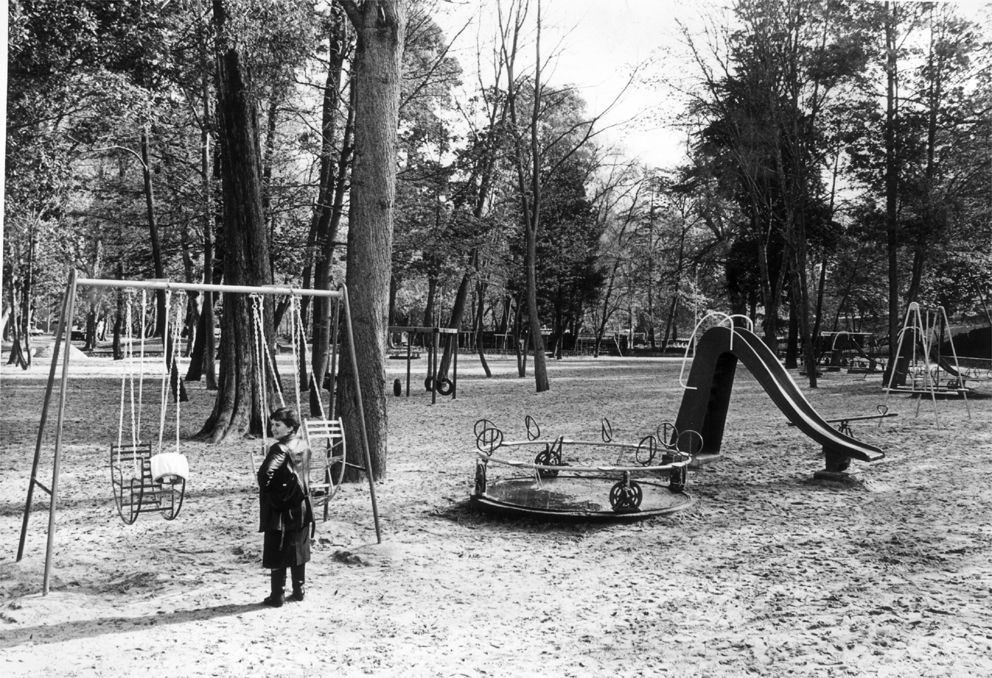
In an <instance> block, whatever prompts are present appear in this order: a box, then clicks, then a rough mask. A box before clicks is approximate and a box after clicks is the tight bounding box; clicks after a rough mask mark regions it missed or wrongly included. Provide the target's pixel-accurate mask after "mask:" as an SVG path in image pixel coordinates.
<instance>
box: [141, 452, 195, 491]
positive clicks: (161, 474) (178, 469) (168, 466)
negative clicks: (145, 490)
mask: <svg viewBox="0 0 992 678" xmlns="http://www.w3.org/2000/svg"><path fill="white" fill-rule="evenodd" d="M150 464H151V472H152V480H154V481H155V482H156V483H167V484H169V485H175V484H176V483H178V482H179V481H181V480H186V479H187V478H189V462H188V461H187V460H186V455H184V454H180V453H178V452H160V453H159V454H156V455H154V456H153V457H152V458H151V461H150Z"/></svg>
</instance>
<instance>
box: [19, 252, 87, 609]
mask: <svg viewBox="0 0 992 678" xmlns="http://www.w3.org/2000/svg"><path fill="white" fill-rule="evenodd" d="M75 295H76V271H75V270H73V271H72V272H71V274H70V276H69V283H68V285H67V286H66V291H65V295H64V296H63V297H62V310H61V312H60V315H59V326H58V329H57V330H56V332H55V346H54V348H53V350H52V366H51V369H50V370H49V373H48V385H47V386H46V387H45V399H44V402H43V404H42V407H41V421H40V422H39V424H38V437H37V440H36V441H35V446H34V461H32V463H31V480H30V481H29V482H28V496H27V500H26V501H25V503H24V517H23V520H22V521H21V537H20V540H19V541H18V544H17V561H18V562H20V560H21V559H22V558H23V557H24V543H25V541H26V540H27V532H28V518H29V517H30V515H31V506H32V504H33V503H34V487H35V485H37V486H38V487H40V488H41V489H42V490H44V491H45V492H47V493H48V494H49V496H52V505H54V503H55V502H54V495H53V493H52V489H51V488H48V487H45V486H44V485H43V484H42V483H41V481H39V480H38V464H39V462H40V460H41V444H42V441H43V439H44V436H45V424H46V423H47V422H48V408H49V405H50V404H51V401H52V390H53V388H54V386H55V371H56V369H57V366H58V362H59V351H60V350H62V338H63V337H65V343H66V346H68V345H69V339H70V337H71V330H70V328H69V326H70V321H71V318H72V310H70V305H73V301H74V299H75ZM62 388H63V390H64V389H65V375H64V374H63V378H62ZM60 415H61V412H60ZM60 421H61V416H60ZM59 429H60V430H61V424H60V426H59ZM45 562H46V572H47V563H48V561H47V558H46V561H45ZM46 581H47V580H46ZM45 593H48V587H47V586H46V587H45Z"/></svg>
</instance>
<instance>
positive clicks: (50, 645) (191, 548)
mask: <svg viewBox="0 0 992 678" xmlns="http://www.w3.org/2000/svg"><path fill="white" fill-rule="evenodd" d="M82 362H83V361H80V363H82ZM397 362H398V361H397ZM420 363H421V364H418V365H417V366H418V367H419V369H420V370H423V364H422V363H423V361H420ZM465 363H470V360H469V359H466V360H464V361H463V365H460V366H459V367H460V375H461V378H460V382H459V396H458V399H457V400H455V401H451V400H447V399H445V400H441V401H439V402H438V404H437V405H434V406H433V407H432V406H430V405H429V396H428V395H426V394H424V393H422V392H415V393H414V394H413V395H412V396H411V397H410V398H391V399H390V401H389V419H390V457H389V468H388V477H387V479H386V480H384V481H382V482H381V483H380V484H378V485H377V494H378V498H379V504H380V511H381V519H382V525H383V532H384V543H383V544H382V545H376V544H375V534H374V530H373V527H372V519H371V515H370V512H369V497H368V491H367V488H365V487H361V486H358V485H355V486H348V487H346V488H345V489H344V490H343V491H342V493H341V495H340V497H339V499H338V500H336V502H335V504H334V506H333V511H332V520H331V521H330V522H328V523H324V524H321V525H320V526H319V531H318V535H317V536H318V541H317V543H316V545H315V548H314V558H313V562H312V563H311V565H310V567H309V569H308V573H309V578H310V592H309V595H308V598H307V600H306V601H304V602H303V603H294V604H288V605H286V606H285V607H283V608H281V609H278V610H272V609H267V608H262V607H261V606H259V605H258V602H259V601H260V600H261V598H262V597H263V596H264V595H265V593H266V585H267V578H266V572H265V571H263V570H262V569H261V567H260V565H259V561H260V549H261V538H260V535H259V534H258V533H256V532H255V525H256V520H257V515H256V514H257V508H256V502H257V499H256V495H255V493H254V489H253V482H252V477H251V475H250V472H249V463H248V455H247V452H246V450H247V449H248V448H249V446H250V445H252V444H257V441H256V442H254V443H253V442H250V441H246V442H244V443H242V444H238V445H226V446H206V445H202V444H198V443H190V442H184V443H183V446H182V449H183V452H184V453H185V454H186V455H187V457H188V458H189V461H190V465H191V468H192V469H193V473H194V475H193V478H192V479H191V481H190V488H189V491H188V496H187V499H186V504H185V506H184V507H183V510H182V513H181V515H180V517H179V518H178V519H177V520H175V521H172V522H168V521H164V520H162V519H161V518H159V517H157V516H150V515H143V516H141V517H140V518H139V519H138V522H137V523H136V524H135V525H133V526H130V527H125V526H124V525H123V524H122V523H121V521H120V520H119V518H118V517H117V515H116V512H115V509H114V506H113V502H112V500H111V497H110V483H109V478H108V472H107V461H108V448H109V444H110V442H111V441H112V440H114V439H115V437H116V430H117V398H118V397H119V388H120V378H119V376H115V375H114V374H113V372H112V370H113V369H114V368H113V365H112V363H111V362H110V361H104V360H98V359H89V360H88V361H85V364H79V365H75V366H74V372H73V375H74V377H73V381H72V383H71V386H70V390H69V393H68V401H69V405H70V407H69V411H68V413H67V421H66V448H65V449H66V455H65V459H64V462H63V469H62V474H61V489H60V496H61V499H60V510H59V512H58V523H57V533H56V536H57V541H56V544H57V549H56V558H55V563H54V576H53V580H52V592H51V593H50V595H48V596H41V595H39V591H40V588H41V581H42V571H43V567H44V550H45V521H46V518H47V511H44V510H40V509H41V508H44V507H47V504H46V503H45V502H44V501H41V502H39V510H38V511H36V512H34V513H33V514H32V516H31V522H30V526H29V532H28V543H27V549H26V554H27V555H26V557H25V559H24V560H23V561H22V562H20V563H15V562H14V554H15V552H16V546H17V540H18V535H19V532H20V526H21V516H22V513H21V512H22V509H23V504H24V498H25V493H26V490H27V479H28V476H29V471H30V462H31V456H32V453H33V447H34V439H35V436H36V426H37V418H38V413H39V411H40V406H41V400H42V394H43V389H44V378H45V376H46V375H47V368H44V367H36V368H34V371H33V372H31V373H22V372H20V371H11V370H10V368H8V367H6V366H5V367H4V368H3V373H2V392H0V412H2V415H0V421H2V432H0V479H2V480H0V535H2V543H3V544H4V545H5V546H4V549H5V550H4V553H3V554H0V675H3V676H42V675H53V674H57V675H61V676H102V675H121V674H124V675H139V674H144V675H148V676H157V675H163V676H164V675H169V676H175V675H205V676H207V675H217V676H229V675H248V674H254V675H329V674H335V675H345V676H353V675H355V676H359V675H384V676H392V675H404V676H525V675H526V676H529V675H544V676H601V675H606V674H612V675H618V676H658V675H672V676H691V675H706V676H721V675H727V676H738V675H743V674H754V675H815V676H848V675H850V676H907V675H938V676H963V675H992V659H990V657H992V619H990V616H992V615H990V611H989V610H990V608H992V605H990V603H992V600H990V591H992V569H990V566H989V562H990V556H992V545H990V536H992V527H990V526H989V523H988V520H987V516H988V512H989V508H990V506H992V492H990V490H989V487H990V486H992V483H990V482H989V481H990V476H992V400H973V401H972V402H971V403H970V404H971V418H970V419H969V418H968V416H967V413H966V409H965V407H964V403H961V402H945V403H940V404H939V405H938V407H939V415H940V419H941V424H942V428H941V429H940V430H937V429H936V428H935V426H934V416H933V408H932V406H931V405H930V404H929V403H924V404H923V406H922V407H921V409H920V413H919V415H918V416H914V409H915V404H914V401H910V400H904V399H895V398H893V399H890V401H889V406H890V408H891V409H892V410H893V411H897V412H899V416H898V417H897V418H894V419H889V420H886V421H885V422H884V423H882V425H881V426H880V427H878V428H875V427H874V425H866V426H862V427H860V428H859V429H858V430H857V433H858V435H859V436H863V437H864V438H865V439H867V440H868V441H869V442H873V443H875V444H878V445H880V446H881V447H882V448H883V449H885V450H886V453H887V457H886V458H885V459H884V460H882V461H880V462H877V463H875V464H871V465H866V464H860V463H858V462H855V464H854V468H853V471H855V477H856V480H855V481H854V482H852V483H848V484H841V483H829V482H813V481H811V477H812V474H813V472H814V471H816V470H817V469H819V468H820V467H821V466H822V459H821V454H820V452H819V450H818V449H817V448H816V446H815V445H814V444H812V443H811V442H810V441H809V440H808V439H806V438H804V437H803V436H802V435H801V434H800V433H799V432H797V431H796V430H795V429H792V428H790V427H788V426H786V425H785V420H784V418H783V417H782V416H781V415H780V414H779V413H778V411H777V410H776V409H775V408H774V405H773V404H772V402H771V400H770V399H769V398H768V397H767V395H765V394H764V392H763V391H762V390H761V389H760V387H759V386H758V384H757V382H755V381H754V380H752V379H751V378H750V377H749V376H748V375H747V374H746V373H739V375H738V380H737V383H736V385H735V389H734V397H733V400H732V402H731V410H730V414H729V416H728V422H727V434H726V436H725V439H724V450H725V451H726V452H727V455H726V456H725V458H723V459H722V460H720V461H718V462H717V463H715V464H713V465H710V466H707V467H705V468H704V469H702V470H697V471H692V472H690V475H689V487H688V491H689V492H690V493H691V494H692V495H693V496H694V498H695V500H696V501H695V503H694V504H693V505H692V506H691V507H690V508H689V509H688V510H686V511H684V512H682V513H679V514H675V515H673V516H669V517H661V518H654V519H649V520H646V521H642V522H636V523H631V524H625V525H607V526H602V525H593V524H584V523H580V524H572V525H548V524H541V523H537V522H533V521H526V520H523V521H522V520H509V519H503V518H493V517H490V516H486V515H483V514H478V513H476V512H474V511H473V510H472V509H471V508H470V507H468V506H467V505H466V501H465V500H466V499H467V497H468V495H469V494H470V492H471V488H472V482H473V468H474V435H473V433H472V427H473V424H474V422H475V421H476V420H477V419H479V418H481V417H486V418H488V419H490V420H492V421H494V422H495V423H496V424H497V425H498V426H500V427H501V428H503V429H504V430H505V432H506V433H507V437H508V438H511V437H517V438H523V437H524V429H523V420H524V417H525V416H526V415H527V414H531V415H533V416H534V417H535V418H536V419H538V421H540V423H541V425H542V428H543V429H544V430H545V432H546V433H548V434H551V435H558V434H564V435H569V436H572V437H575V438H598V436H599V426H600V423H599V422H600V418H601V417H603V416H607V417H609V418H610V420H611V421H612V422H613V426H614V433H615V436H616V437H617V438H618V439H634V440H636V439H639V438H640V436H641V435H643V434H645V433H648V432H651V431H653V430H654V429H655V427H656V426H657V425H658V424H659V423H661V422H662V421H664V420H672V419H674V418H675V414H676V411H677V409H678V404H679V398H680V393H681V390H680V387H679V385H678V380H677V376H678V368H679V363H677V362H670V361H663V360H623V359H599V360H598V361H593V360H578V359H573V360H565V361H561V362H555V363H552V365H551V370H552V372H551V383H552V390H551V391H550V392H549V393H545V394H540V395H537V394H534V393H533V382H532V380H530V379H527V380H518V379H517V378H515V376H513V372H514V368H513V365H512V363H511V362H510V361H496V362H494V367H495V369H496V372H497V376H496V377H495V378H493V379H489V380H487V379H484V378H483V377H482V376H481V375H480V374H479V373H478V372H479V371H478V369H477V368H474V366H473V365H471V364H467V365H466V364H465ZM390 367H391V368H392V369H394V370H395V371H396V374H395V375H390V378H392V377H393V376H400V374H399V370H400V369H401V364H397V365H395V366H393V365H391V366H390ZM416 375H417V373H416V372H415V373H414V376H415V377H416ZM421 380H422V376H421ZM414 383H417V380H416V378H415V379H414ZM190 392H191V396H192V401H191V403H189V404H188V405H184V411H183V429H184V436H185V435H188V434H190V433H192V432H193V430H194V429H195V428H196V427H197V426H198V424H199V423H201V422H202V421H203V419H204V418H205V414H206V412H207V411H208V409H209V407H210V404H211V395H210V394H208V393H206V392H204V391H202V390H201V389H199V388H196V387H193V388H191V389H190ZM809 399H810V400H811V402H812V403H813V405H814V406H815V407H816V408H817V410H818V411H819V412H820V413H821V414H823V415H824V416H826V417H834V416H838V415H848V414H851V413H854V412H862V413H864V412H873V411H874V410H875V406H876V405H877V404H878V403H880V402H882V400H883V394H882V393H881V391H880V384H879V383H878V378H877V377H874V378H869V380H867V381H859V380H857V379H855V378H854V377H852V376H850V375H846V374H832V375H829V376H828V377H826V378H825V379H824V380H823V381H822V382H821V388H820V389H818V390H817V391H815V392H813V393H811V394H809ZM50 442H51V441H50V440H49V443H50ZM49 449H50V445H49ZM48 474H50V462H49V461H48V460H46V462H45V463H44V464H43V477H45V478H46V481H47V478H48V477H49V475H48Z"/></svg>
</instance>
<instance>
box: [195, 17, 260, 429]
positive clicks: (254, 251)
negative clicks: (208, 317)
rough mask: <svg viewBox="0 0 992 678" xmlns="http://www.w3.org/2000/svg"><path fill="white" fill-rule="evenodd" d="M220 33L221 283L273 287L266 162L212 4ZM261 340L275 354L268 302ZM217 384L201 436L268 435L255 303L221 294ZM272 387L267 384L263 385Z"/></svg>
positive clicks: (235, 58) (234, 57)
mask: <svg viewBox="0 0 992 678" xmlns="http://www.w3.org/2000/svg"><path fill="white" fill-rule="evenodd" d="M213 8H214V19H215V23H216V26H217V48H218V58H217V114H218V118H219V121H220V130H219V132H220V133H219V137H220V162H221V187H222V195H223V200H224V210H223V213H224V226H223V238H224V241H225V242H224V258H223V261H224V279H225V282H226V283H227V284H230V285H268V284H271V283H272V278H271V276H270V268H269V243H268V241H267V239H266V237H265V222H264V219H263V213H262V191H261V185H262V182H261V159H260V151H259V145H258V127H257V113H256V111H255V108H254V105H253V102H252V98H251V94H250V92H249V91H248V86H247V83H246V82H245V80H244V78H243V73H242V66H241V57H240V54H239V52H238V51H237V50H236V49H235V48H234V47H232V46H230V44H229V43H228V40H227V37H226V31H227V26H226V18H227V17H226V8H225V3H224V1H223V0H214V1H213ZM266 302H267V303H266V304H265V311H266V313H265V317H266V318H268V319H270V320H269V322H267V323H266V327H265V328H264V335H265V336H264V341H265V343H266V345H268V346H269V347H270V348H271V347H272V335H273V332H272V325H271V317H272V314H271V309H272V306H271V303H270V302H271V300H266ZM223 303H224V314H223V316H222V319H221V346H220V378H219V383H218V386H219V388H218V391H217V398H216V400H215V402H214V409H213V412H212V413H211V415H210V418H209V419H207V421H206V423H205V424H204V425H203V428H202V429H201V431H200V433H199V434H198V435H199V436H200V437H203V438H206V439H208V440H209V441H211V442H221V441H225V440H229V439H232V438H235V437H240V436H242V435H244V434H245V433H246V432H248V431H251V432H254V433H256V434H261V433H262V432H263V426H264V424H265V419H267V418H268V412H265V413H263V412H262V411H261V392H260V389H259V378H258V375H259V374H260V370H261V369H262V366H261V365H259V364H257V362H256V360H255V359H254V357H253V355H252V346H253V343H254V337H255V332H254V329H253V323H252V315H251V300H250V299H248V298H247V297H246V296H245V295H243V294H234V293H225V294H224V300H223ZM266 381H267V383H268V380H266Z"/></svg>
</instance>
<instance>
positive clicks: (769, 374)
mask: <svg viewBox="0 0 992 678" xmlns="http://www.w3.org/2000/svg"><path fill="white" fill-rule="evenodd" d="M738 361H740V362H742V363H744V366H745V367H747V368H748V370H749V371H750V372H751V374H752V375H754V377H755V379H757V380H758V383H759V384H761V386H762V387H763V388H764V389H765V392H766V393H768V395H769V396H771V399H772V401H773V402H774V403H775V404H776V405H777V406H778V408H779V409H780V410H781V411H782V413H783V414H784V415H785V416H786V418H787V419H788V420H789V421H790V422H792V424H793V425H795V426H796V427H797V428H798V429H799V430H800V431H802V432H803V433H805V434H806V435H807V436H809V437H810V438H812V439H813V440H814V441H816V442H817V443H819V444H820V445H822V446H823V451H824V453H825V455H826V457H827V463H828V467H829V466H830V465H831V462H834V463H835V464H843V463H844V462H846V460H847V459H849V458H853V459H860V460H862V461H876V460H878V459H881V458H882V457H884V456H885V454H884V453H883V452H882V451H881V450H880V449H879V448H877V447H875V446H873V445H868V444H866V443H863V442H861V441H860V440H857V439H855V438H851V437H850V436H846V435H844V434H842V433H840V432H839V431H837V430H836V429H835V428H833V427H832V426H831V425H830V424H828V423H827V422H826V421H824V419H823V417H821V416H820V415H819V414H817V412H816V410H814V409H813V406H812V405H810V403H809V401H808V400H806V397H805V396H804V395H803V393H802V391H800V390H799V386H797V385H796V382H794V381H793V380H792V377H791V376H790V375H789V373H788V372H787V371H786V369H785V368H784V367H783V366H782V364H781V363H780V362H779V361H778V358H777V357H776V356H775V354H774V353H773V352H772V350H771V349H770V348H768V346H767V345H766V344H765V342H763V341H762V340H761V339H760V338H759V337H758V336H757V335H756V334H754V333H753V332H751V331H749V330H747V329H744V328H740V327H736V328H734V329H733V330H731V329H730V328H727V327H714V328H712V329H710V330H708V331H707V332H706V333H705V334H703V336H702V338H701V339H700V340H699V341H698V342H697V343H696V352H695V357H694V358H693V361H692V369H691V370H690V372H689V379H688V382H687V383H688V385H689V386H690V388H687V389H686V390H685V392H684V393H683V395H682V405H681V407H680V408H679V414H678V418H677V419H676V422H675V427H676V429H678V430H679V431H686V430H693V431H698V432H699V433H700V434H701V435H702V437H703V449H702V450H700V453H701V454H716V453H718V452H719V451H720V446H721V444H722V442H723V429H724V425H725V423H726V420H727V408H728V407H729V405H730V395H731V392H732V390H733V386H734V374H735V372H736V371H737V362H738ZM691 387H695V388H691Z"/></svg>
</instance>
